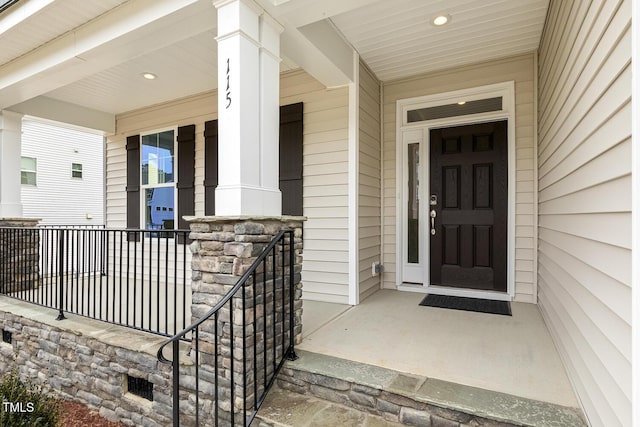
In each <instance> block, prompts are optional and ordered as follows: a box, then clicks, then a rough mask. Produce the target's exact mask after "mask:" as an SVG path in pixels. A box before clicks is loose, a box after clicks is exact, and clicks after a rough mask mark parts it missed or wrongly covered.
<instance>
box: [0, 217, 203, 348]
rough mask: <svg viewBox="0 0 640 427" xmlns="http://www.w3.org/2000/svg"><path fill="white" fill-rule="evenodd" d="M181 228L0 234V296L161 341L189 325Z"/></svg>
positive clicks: (64, 229)
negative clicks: (151, 335)
mask: <svg viewBox="0 0 640 427" xmlns="http://www.w3.org/2000/svg"><path fill="white" fill-rule="evenodd" d="M188 233H189V232H188V231H186V230H163V231H162V233H158V232H156V231H149V230H116V229H106V228H103V227H94V226H91V227H85V226H43V227H37V228H17V227H4V228H0V242H2V244H3V245H4V248H3V252H2V253H3V260H2V261H1V263H2V266H1V267H2V268H0V293H1V294H4V295H7V296H9V297H12V298H16V299H20V300H23V301H27V302H30V303H33V304H38V305H42V306H45V307H49V308H53V309H56V310H58V313H59V314H58V319H60V320H61V319H64V318H65V313H73V314H77V315H80V316H85V317H89V318H92V319H97V320H101V321H105V322H109V323H113V324H117V325H121V326H126V327H130V328H134V329H138V330H143V331H146V332H152V333H155V334H159V335H163V336H172V335H174V334H175V333H176V332H178V331H180V330H181V329H183V328H184V326H185V325H186V324H187V319H190V317H191V316H190V305H191V292H190V290H189V289H187V288H188V286H189V284H190V282H189V280H188V279H189V278H188V277H187V262H188V260H187V255H188V252H189V250H188V248H187V247H186V246H187V245H185V244H182V243H181V242H185V241H186V240H187V238H188Z"/></svg>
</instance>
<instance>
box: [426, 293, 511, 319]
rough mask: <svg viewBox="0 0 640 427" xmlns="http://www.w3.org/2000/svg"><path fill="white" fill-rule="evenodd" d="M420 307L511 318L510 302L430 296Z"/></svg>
mask: <svg viewBox="0 0 640 427" xmlns="http://www.w3.org/2000/svg"><path fill="white" fill-rule="evenodd" d="M420 305H424V306H427V307H439V308H450V309H453V310H464V311H475V312H478V313H489V314H501V315H503V316H511V304H510V303H509V301H493V300H488V299H478V298H465V297H452V296H448V295H433V294H429V295H427V296H426V297H424V299H423V300H422V302H420Z"/></svg>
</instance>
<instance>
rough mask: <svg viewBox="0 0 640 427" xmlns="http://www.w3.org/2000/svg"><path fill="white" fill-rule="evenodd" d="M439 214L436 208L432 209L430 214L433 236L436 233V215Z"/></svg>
mask: <svg viewBox="0 0 640 427" xmlns="http://www.w3.org/2000/svg"><path fill="white" fill-rule="evenodd" d="M432 197H433V196H432ZM437 215H438V214H437V213H436V210H435V209H431V212H429V216H430V217H431V235H432V236H435V235H436V216H437Z"/></svg>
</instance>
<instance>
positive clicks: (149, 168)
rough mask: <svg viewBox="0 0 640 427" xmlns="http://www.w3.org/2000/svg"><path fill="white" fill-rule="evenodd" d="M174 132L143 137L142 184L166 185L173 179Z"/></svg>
mask: <svg viewBox="0 0 640 427" xmlns="http://www.w3.org/2000/svg"><path fill="white" fill-rule="evenodd" d="M173 147H174V135H173V131H172V130H169V131H165V132H160V133H154V134H151V135H143V136H142V171H141V172H142V184H143V185H148V184H166V183H169V182H174V181H173V180H174V178H173V175H174V173H173V161H174V156H173V154H174V153H173V151H174V150H173Z"/></svg>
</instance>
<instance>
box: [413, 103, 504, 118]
mask: <svg viewBox="0 0 640 427" xmlns="http://www.w3.org/2000/svg"><path fill="white" fill-rule="evenodd" d="M500 110H502V97H497V98H487V99H477V100H475V101H467V102H464V101H462V102H460V103H456V104H447V105H438V106H437V107H427V108H419V109H417V110H410V111H407V123H415V122H421V121H424V120H434V119H442V118H444V117H456V116H465V115H467V114H477V113H486V112H489V111H500Z"/></svg>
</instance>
